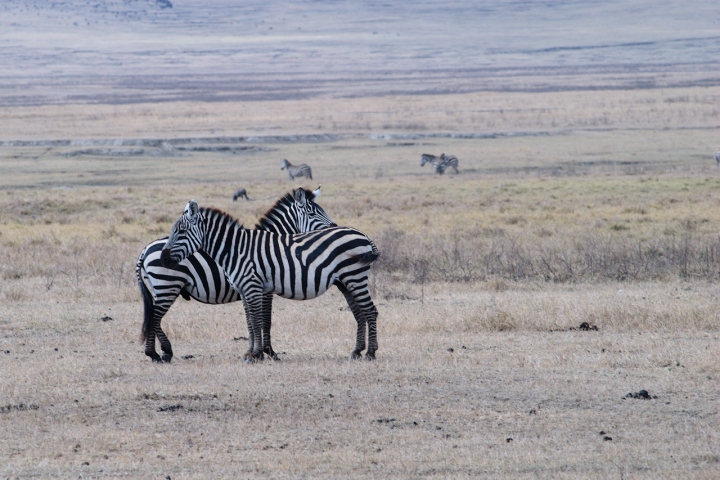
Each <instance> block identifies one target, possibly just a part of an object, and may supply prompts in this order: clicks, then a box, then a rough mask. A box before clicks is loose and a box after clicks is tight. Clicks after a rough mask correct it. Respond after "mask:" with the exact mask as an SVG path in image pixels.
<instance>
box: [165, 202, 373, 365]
mask: <svg viewBox="0 0 720 480" xmlns="http://www.w3.org/2000/svg"><path fill="white" fill-rule="evenodd" d="M199 250H202V251H205V252H207V254H208V255H209V256H210V257H212V258H213V259H214V260H215V261H216V262H217V263H219V264H220V265H221V266H222V268H223V270H224V271H225V275H226V276H227V278H228V280H229V281H230V283H231V284H232V287H233V289H235V291H237V292H238V293H239V294H240V296H241V298H242V301H243V305H244V307H245V316H246V318H247V322H248V331H249V332H250V335H249V348H248V351H247V352H246V353H245V355H244V359H245V361H247V362H252V361H255V360H259V359H262V358H263V352H264V350H265V348H264V345H265V344H264V338H268V339H269V337H270V335H269V332H267V335H265V333H266V332H262V331H261V329H262V328H263V327H264V325H265V324H266V320H267V319H269V318H270V316H271V308H270V300H272V296H273V294H276V295H280V296H282V297H284V298H289V299H295V300H308V299H311V298H315V297H318V296H320V295H322V294H323V293H324V292H325V291H327V290H328V288H330V286H331V285H333V284H335V285H336V286H338V288H340V291H341V292H342V293H343V294H344V295H345V298H346V299H347V300H348V304H349V306H350V308H351V310H352V312H353V315H354V316H355V320H356V321H357V324H358V329H357V337H356V343H355V349H354V350H353V351H352V354H351V358H354V359H356V358H361V352H362V351H363V350H364V349H365V334H366V328H365V326H366V325H367V337H368V342H367V343H368V345H367V352H366V354H365V358H367V359H368V360H372V359H374V358H375V352H376V350H377V348H378V345H377V326H376V321H377V315H378V311H377V309H376V308H375V305H374V304H373V302H372V299H371V298H370V292H369V291H368V272H369V270H370V266H371V264H372V263H373V262H374V261H375V260H376V259H377V258H378V257H379V256H380V252H379V251H378V250H377V247H375V244H374V243H373V242H372V241H371V240H370V239H369V238H368V237H366V236H365V235H364V234H362V233H361V232H359V231H357V230H355V229H352V228H349V227H330V228H326V229H322V230H316V231H313V232H307V233H301V234H294V235H280V234H277V233H274V232H266V231H262V230H247V229H245V228H243V227H242V225H240V224H239V223H238V222H237V220H235V219H234V218H233V217H231V216H230V215H228V214H227V213H224V212H221V211H219V210H215V209H209V208H199V207H198V205H197V203H195V201H194V200H190V202H189V203H188V204H187V206H186V207H185V210H184V212H183V214H182V216H181V217H180V218H179V219H178V220H177V222H175V224H174V225H173V227H172V230H171V231H170V236H169V238H168V241H167V243H165V246H164V247H163V249H162V254H161V259H162V262H163V265H166V266H172V265H175V264H178V262H182V261H184V260H185V259H186V258H187V257H188V256H189V255H192V254H193V253H194V252H196V251H199ZM267 324H268V325H269V322H268V323H267Z"/></svg>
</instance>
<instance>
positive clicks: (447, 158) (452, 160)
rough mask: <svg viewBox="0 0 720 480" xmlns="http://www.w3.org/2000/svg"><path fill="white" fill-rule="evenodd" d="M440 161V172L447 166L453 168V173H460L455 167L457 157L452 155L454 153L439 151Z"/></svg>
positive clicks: (456, 165)
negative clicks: (441, 168)
mask: <svg viewBox="0 0 720 480" xmlns="http://www.w3.org/2000/svg"><path fill="white" fill-rule="evenodd" d="M440 161H441V162H442V165H443V172H442V173H444V172H445V170H446V169H447V168H448V167H452V168H454V169H455V173H460V172H459V171H458V168H457V167H458V159H457V157H456V156H454V155H445V154H444V153H441V154H440Z"/></svg>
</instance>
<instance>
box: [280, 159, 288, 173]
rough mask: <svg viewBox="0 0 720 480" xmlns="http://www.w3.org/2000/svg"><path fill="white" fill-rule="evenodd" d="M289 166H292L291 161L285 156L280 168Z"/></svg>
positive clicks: (283, 168)
mask: <svg viewBox="0 0 720 480" xmlns="http://www.w3.org/2000/svg"><path fill="white" fill-rule="evenodd" d="M289 166H290V162H288V161H287V159H285V158H283V161H282V163H281V164H280V170H285V169H286V168H287V167H289Z"/></svg>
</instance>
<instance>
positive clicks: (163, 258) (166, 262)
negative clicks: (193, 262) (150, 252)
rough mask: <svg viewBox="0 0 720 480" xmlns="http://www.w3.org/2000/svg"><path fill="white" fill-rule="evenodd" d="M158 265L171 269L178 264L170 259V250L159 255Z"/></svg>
mask: <svg viewBox="0 0 720 480" xmlns="http://www.w3.org/2000/svg"><path fill="white" fill-rule="evenodd" d="M160 263H162V266H163V267H165V268H172V267H174V266H176V265H177V264H178V263H179V262H178V261H177V260H175V259H173V258H172V255H170V250H164V249H163V251H162V253H160Z"/></svg>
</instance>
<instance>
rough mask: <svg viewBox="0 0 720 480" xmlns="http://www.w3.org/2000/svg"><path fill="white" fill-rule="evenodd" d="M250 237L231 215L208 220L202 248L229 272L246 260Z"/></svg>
mask: <svg viewBox="0 0 720 480" xmlns="http://www.w3.org/2000/svg"><path fill="white" fill-rule="evenodd" d="M248 235H249V231H248V230H247V229H245V228H243V226H242V225H240V224H239V223H238V222H237V221H236V220H235V219H234V218H232V217H230V216H229V215H222V216H219V217H217V218H208V219H207V229H206V232H205V236H204V237H203V242H202V245H201V247H200V248H201V249H202V250H204V251H205V253H207V254H208V255H210V257H212V258H213V259H214V260H215V261H216V262H217V263H218V264H219V265H220V266H221V267H223V269H225V270H226V271H227V270H228V269H229V267H231V266H233V265H234V264H236V263H237V262H238V261H239V259H241V258H244V256H245V255H244V253H245V250H246V249H247V245H248V243H249V242H248Z"/></svg>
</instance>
